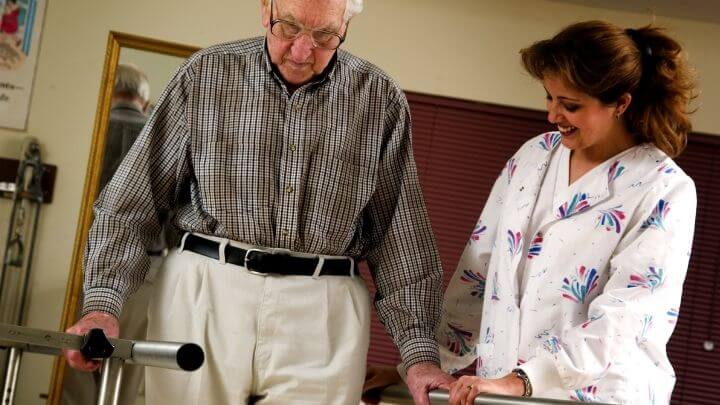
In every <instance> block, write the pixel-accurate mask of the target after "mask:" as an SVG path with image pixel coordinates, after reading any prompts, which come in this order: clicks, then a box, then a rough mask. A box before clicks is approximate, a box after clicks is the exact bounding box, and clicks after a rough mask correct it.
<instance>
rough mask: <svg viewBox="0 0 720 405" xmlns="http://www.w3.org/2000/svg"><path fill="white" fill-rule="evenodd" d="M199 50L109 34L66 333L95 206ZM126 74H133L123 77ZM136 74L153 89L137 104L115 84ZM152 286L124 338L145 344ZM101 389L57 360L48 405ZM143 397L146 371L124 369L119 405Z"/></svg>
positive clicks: (157, 259)
mask: <svg viewBox="0 0 720 405" xmlns="http://www.w3.org/2000/svg"><path fill="white" fill-rule="evenodd" d="M198 49H199V48H196V47H192V46H187V45H180V44H174V43H168V42H163V41H158V40H155V39H150V38H142V37H137V36H133V35H128V34H121V33H114V32H111V33H110V37H109V41H108V49H107V56H106V64H105V69H104V74H103V77H102V79H101V80H102V86H101V97H100V101H99V103H98V111H97V114H96V122H95V133H94V135H93V142H92V147H91V152H90V159H89V164H88V170H87V177H88V179H87V181H86V186H85V192H84V196H83V200H82V201H83V202H82V204H83V206H82V207H81V214H80V220H79V221H80V224H79V226H78V235H76V240H75V250H74V253H73V264H72V268H71V271H70V279H69V280H68V291H67V293H66V300H65V308H64V312H63V326H62V327H63V329H65V328H67V327H69V326H71V325H72V324H73V323H74V322H75V320H76V319H77V318H78V316H79V312H80V310H81V307H82V255H83V252H84V248H85V243H86V241H87V232H88V230H89V227H90V225H91V223H92V204H93V203H94V201H95V199H96V198H97V196H98V194H99V192H100V190H102V187H103V186H104V185H105V184H106V183H107V181H108V180H109V179H110V178H111V177H112V174H113V173H114V171H115V170H116V169H117V166H118V164H119V162H120V160H121V159H122V157H123V156H124V154H125V153H126V152H127V151H128V150H129V148H130V147H131V146H132V143H133V142H134V140H135V138H136V137H137V135H138V134H139V133H140V131H141V130H142V127H143V125H144V123H145V121H146V120H147V118H148V117H149V115H150V114H151V113H152V109H153V107H154V105H155V104H156V102H157V100H158V99H159V97H160V95H161V93H162V91H163V90H164V88H165V86H166V85H167V83H168V82H169V80H170V79H171V77H172V76H173V74H174V73H175V71H176V70H177V68H178V67H179V66H180V65H181V64H182V63H183V62H184V61H185V59H186V58H187V57H188V56H190V55H191V54H192V53H193V52H195V51H197V50H198ZM128 66H129V68H128ZM123 71H125V72H127V71H131V72H133V73H132V74H130V75H127V76H125V75H123V73H122V72H123ZM137 71H139V72H142V75H144V76H145V78H146V79H147V84H148V85H149V86H148V87H149V97H148V99H147V100H142V99H134V98H133V96H134V95H133V94H127V92H124V91H122V89H123V88H127V86H125V87H123V86H122V85H120V86H118V82H117V81H116V78H117V77H118V76H120V77H132V75H133V74H136V72H137ZM131 81H132V80H131ZM141 87H142V86H141ZM118 90H120V91H118ZM140 93H143V91H141V92H140ZM143 98H145V97H143ZM165 251H166V250H165V249H164V246H163V245H162V243H159V244H158V246H157V249H153V250H152V251H149V252H148V253H149V254H150V255H151V260H152V263H153V265H152V267H155V268H156V267H158V266H159V265H160V264H161V263H162V260H163V257H164V254H165ZM148 286H149V283H146V285H144V286H143V287H141V289H140V290H139V291H138V293H136V294H134V295H133V297H132V298H131V300H130V302H128V303H127V304H126V307H125V309H124V311H123V316H122V317H121V327H120V337H121V338H125V339H134V340H144V339H145V328H146V325H147V322H146V309H147V300H148V299H149V291H148V290H149V287H148ZM99 385H100V374H99V373H84V372H79V371H76V370H73V369H71V368H70V367H68V366H67V365H66V364H65V361H64V359H62V358H58V359H57V361H56V362H55V367H54V370H53V377H52V382H51V390H50V397H49V400H48V403H49V404H68V405H70V404H72V405H80V404H94V403H96V392H97V387H99ZM142 394H143V371H142V367H140V366H131V365H126V366H125V368H124V370H123V383H122V391H121V400H120V402H119V404H122V405H136V404H144V400H143V395H142Z"/></svg>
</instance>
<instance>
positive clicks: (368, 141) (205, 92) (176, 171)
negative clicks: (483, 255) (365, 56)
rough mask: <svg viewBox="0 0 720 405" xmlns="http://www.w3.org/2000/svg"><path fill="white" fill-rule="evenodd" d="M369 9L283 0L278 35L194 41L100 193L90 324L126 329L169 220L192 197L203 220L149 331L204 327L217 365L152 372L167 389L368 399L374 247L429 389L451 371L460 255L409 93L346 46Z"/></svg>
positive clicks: (164, 392) (410, 362)
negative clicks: (449, 312)
mask: <svg viewBox="0 0 720 405" xmlns="http://www.w3.org/2000/svg"><path fill="white" fill-rule="evenodd" d="M361 9H362V1H361V0H274V1H269V2H268V1H264V2H263V4H262V17H263V18H262V22H263V25H264V26H265V27H266V29H267V33H266V35H265V37H264V38H255V39H249V40H244V41H239V42H233V43H228V44H223V45H218V46H214V47H211V48H208V49H206V50H203V51H201V52H199V53H197V54H195V55H194V56H192V57H191V58H190V59H189V60H188V61H187V62H186V63H185V65H184V66H183V67H182V68H181V69H180V70H179V71H178V73H177V74H176V76H175V77H174V78H173V79H172V80H171V82H170V84H169V85H168V87H167V89H166V90H165V93H164V94H163V96H162V97H161V98H160V100H159V101H158V104H157V107H156V108H155V110H154V112H153V114H152V116H151V118H150V120H149V122H148V124H147V126H146V127H145V129H144V131H143V133H142V134H141V136H140V137H139V138H138V141H137V142H136V143H135V145H134V146H133V148H132V149H131V151H130V152H129V154H128V156H127V158H126V159H125V160H124V161H123V163H122V164H121V166H120V168H119V169H118V172H117V174H116V175H115V176H114V177H113V179H112V180H111V182H110V183H109V185H108V187H107V188H106V189H105V191H104V192H103V193H102V194H101V195H100V198H99V200H98V201H97V203H96V206H95V215H96V217H95V223H94V224H93V227H92V229H91V233H90V237H89V243H88V248H87V254H86V264H85V266H86V281H85V295H86V298H85V302H84V309H83V313H84V316H83V318H82V319H81V320H80V321H78V323H77V324H76V325H74V326H73V327H72V328H70V331H72V332H74V333H84V332H86V331H87V330H88V329H90V328H93V327H102V328H104V329H105V330H106V331H107V332H108V333H109V334H111V335H117V333H118V326H117V316H118V314H119V313H120V311H121V308H122V305H123V302H124V301H125V300H126V299H127V297H128V295H129V294H131V293H132V291H133V290H134V289H136V288H137V286H138V285H139V284H140V282H141V281H142V279H143V276H144V273H145V271H146V269H147V267H148V258H147V254H146V248H147V246H148V244H150V243H151V242H152V240H153V238H154V237H155V235H156V234H157V232H159V230H160V226H161V224H160V221H159V220H158V218H159V217H161V214H162V213H164V212H167V211H170V210H172V211H173V212H175V216H174V217H173V218H172V219H171V223H172V225H173V226H175V227H176V228H178V229H179V230H180V231H182V232H185V236H184V237H183V238H182V240H181V242H180V245H179V248H178V249H176V250H174V251H173V252H172V253H171V254H170V256H169V257H168V259H167V261H166V264H165V267H164V268H163V269H162V270H161V271H160V272H159V274H158V278H157V279H156V280H155V286H156V288H157V292H156V293H155V294H154V296H153V299H152V303H151V305H150V308H149V322H150V325H149V331H148V337H149V338H150V339H158V340H173V341H194V342H197V343H199V344H201V345H202V346H203V347H204V349H205V352H206V356H207V364H206V365H205V366H204V367H203V368H202V369H201V370H199V371H197V372H195V373H181V372H172V371H165V370H159V369H152V370H148V372H147V396H148V398H147V399H148V403H173V404H175V403H183V404H191V403H192V404H196V403H208V404H223V403H234V404H235V403H244V402H245V401H252V402H256V403H262V404H275V403H278V404H279V403H283V404H286V403H311V404H325V403H339V404H346V403H347V404H351V403H354V404H356V403H358V401H359V399H360V393H361V387H362V384H363V377H364V374H365V366H364V364H365V358H366V354H367V347H368V336H369V327H368V325H369V319H370V315H369V305H370V303H369V297H368V293H367V290H366V288H365V286H364V284H363V282H362V280H361V278H360V277H358V276H357V266H356V263H357V261H358V260H361V259H365V260H367V262H368V264H369V267H370V268H371V271H372V273H373V277H374V279H375V282H376V284H377V290H378V293H377V295H376V297H375V305H376V308H377V310H378V313H379V315H380V317H381V319H382V320H383V322H384V324H385V326H386V328H387V330H388V332H389V333H390V335H392V337H393V339H394V341H395V343H396V344H397V346H398V348H399V349H400V353H401V355H402V359H403V364H404V366H405V367H406V368H407V370H408V378H409V385H410V387H411V389H412V390H413V393H414V395H416V400H417V401H418V402H420V403H422V402H424V401H425V402H426V401H427V395H426V392H427V390H429V389H434V388H437V387H438V386H440V385H444V384H445V383H447V382H448V381H450V380H451V378H450V377H449V376H447V375H445V374H443V373H442V372H441V371H440V370H439V368H438V366H437V364H438V354H437V343H436V342H435V340H434V330H435V326H436V323H437V319H438V316H439V307H440V275H441V269H440V262H439V259H438V256H437V252H436V247H435V242H434V240H433V236H432V231H431V228H430V223H429V221H428V218H427V214H426V212H425V205H424V202H423V199H422V193H421V190H420V185H419V182H418V179H417V173H416V169H415V163H414V161H413V157H412V149H411V142H410V117H409V110H408V106H407V101H406V100H405V98H404V96H403V93H402V91H401V90H400V89H399V88H398V86H397V85H396V84H395V82H393V81H392V79H390V78H389V77H388V76H387V75H386V74H385V73H383V72H382V71H381V70H380V69H378V68H377V67H375V66H373V65H371V64H370V63H368V62H366V61H364V60H361V59H359V58H357V57H355V56H352V55H350V54H349V53H347V52H344V51H342V50H340V51H338V47H339V46H340V45H341V44H342V42H343V41H344V40H345V37H346V35H347V29H348V23H349V21H350V18H351V17H352V16H353V15H354V14H356V13H358V12H359V11H360V10H361ZM68 361H69V362H70V364H71V365H73V366H75V367H79V368H83V369H92V368H93V367H96V363H93V362H92V361H88V360H86V359H83V358H82V357H81V356H80V355H79V354H78V353H70V354H68Z"/></svg>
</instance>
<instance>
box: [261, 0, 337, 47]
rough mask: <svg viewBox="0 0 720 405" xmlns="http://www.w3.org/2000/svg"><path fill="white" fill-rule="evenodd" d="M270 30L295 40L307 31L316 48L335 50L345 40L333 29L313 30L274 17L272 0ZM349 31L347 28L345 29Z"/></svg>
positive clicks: (285, 38)
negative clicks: (332, 30)
mask: <svg viewBox="0 0 720 405" xmlns="http://www.w3.org/2000/svg"><path fill="white" fill-rule="evenodd" d="M270 32H271V33H272V34H273V35H274V36H276V37H278V38H280V39H282V40H285V41H293V40H295V39H297V38H299V37H300V36H301V35H302V34H303V33H305V32H307V33H308V34H310V38H311V39H312V42H313V45H314V46H315V47H316V48H322V49H327V50H330V51H334V50H335V49H338V47H339V46H340V45H341V44H342V43H343V42H345V35H343V36H340V34H338V33H336V32H331V31H324V30H311V29H307V28H305V27H303V26H302V25H300V24H297V23H294V22H292V21H287V20H282V19H279V18H278V19H274V18H273V1H272V0H270ZM345 32H347V29H346V30H345Z"/></svg>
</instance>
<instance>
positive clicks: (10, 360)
mask: <svg viewBox="0 0 720 405" xmlns="http://www.w3.org/2000/svg"><path fill="white" fill-rule="evenodd" d="M21 358H22V350H20V349H17V348H11V349H10V352H9V353H8V357H7V363H6V368H5V386H4V389H3V393H2V404H3V405H8V404H12V403H13V401H14V400H15V387H16V386H17V376H18V371H19V370H20V359H21Z"/></svg>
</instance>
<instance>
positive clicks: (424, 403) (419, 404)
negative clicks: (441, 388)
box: [410, 386, 430, 405]
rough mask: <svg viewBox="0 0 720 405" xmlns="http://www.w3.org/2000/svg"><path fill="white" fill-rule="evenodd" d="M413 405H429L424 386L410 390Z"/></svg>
mask: <svg viewBox="0 0 720 405" xmlns="http://www.w3.org/2000/svg"><path fill="white" fill-rule="evenodd" d="M410 393H411V394H412V397H413V402H415V405H430V398H429V397H428V393H427V388H426V387H425V386H420V387H414V388H413V389H411V390H410Z"/></svg>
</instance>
